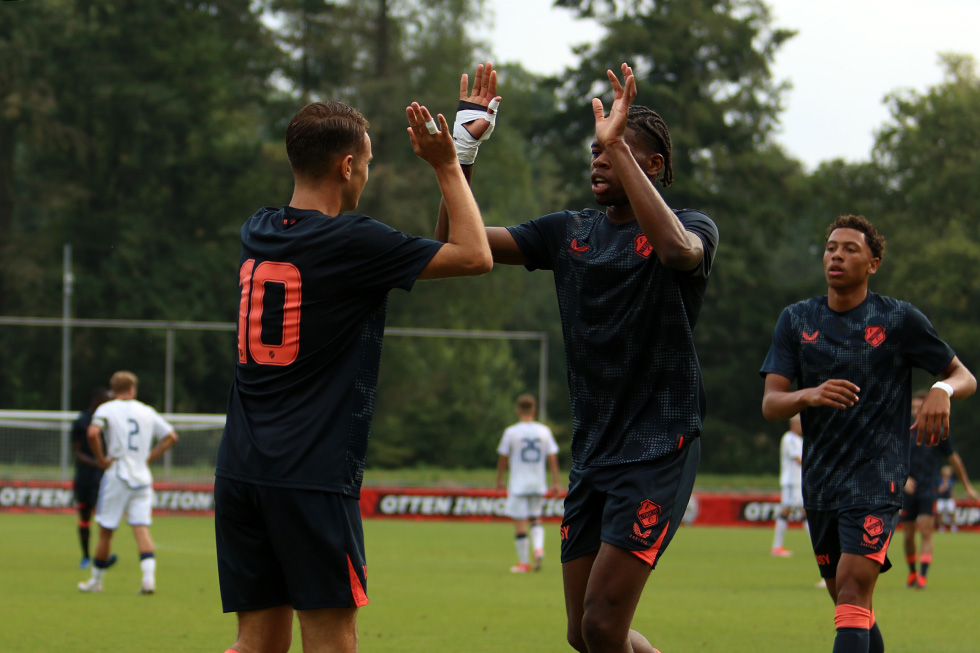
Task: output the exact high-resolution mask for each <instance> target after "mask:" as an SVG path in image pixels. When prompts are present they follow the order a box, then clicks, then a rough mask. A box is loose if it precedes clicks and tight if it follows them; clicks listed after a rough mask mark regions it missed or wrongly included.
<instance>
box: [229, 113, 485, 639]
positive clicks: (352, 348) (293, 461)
mask: <svg viewBox="0 0 980 653" xmlns="http://www.w3.org/2000/svg"><path fill="white" fill-rule="evenodd" d="M406 114H407V116H408V123H409V128H408V132H409V137H410V139H411V142H412V148H413V150H414V151H415V153H416V154H417V155H418V156H419V157H421V158H422V159H424V160H425V161H426V162H427V163H428V164H429V165H430V166H431V167H432V170H433V171H434V173H435V176H436V180H437V181H438V183H439V187H440V188H441V190H442V193H443V197H444V198H445V199H446V202H447V204H448V206H449V214H450V219H451V220H452V224H453V229H454V238H453V240H452V241H451V242H449V243H446V244H443V243H439V242H435V241H433V240H427V239H423V238H417V237H412V236H407V235H405V234H402V233H399V232H398V231H396V230H394V229H392V228H391V227H388V226H386V225H384V224H382V223H381V222H378V221H375V220H373V219H371V218H369V217H367V216H364V215H357V214H349V215H342V214H344V213H345V212H350V211H353V210H354V209H356V208H357V205H358V200H359V198H360V196H361V192H362V191H363V190H364V186H365V184H366V183H367V181H368V165H369V163H370V162H371V157H372V154H371V138H370V137H369V136H368V122H367V120H366V119H365V118H364V116H363V115H361V113H360V112H358V111H357V110H356V109H354V108H352V107H350V106H348V105H346V104H342V103H339V102H316V103H313V104H309V105H307V106H305V107H303V108H302V109H300V110H299V112H298V113H297V114H296V115H295V116H294V117H293V119H292V121H291V122H290V123H289V126H288V127H287V129H286V153H287V155H288V158H289V162H290V165H291V166H292V171H293V177H294V189H293V195H292V198H291V199H290V201H289V205H288V206H285V207H283V208H262V209H259V210H258V211H256V213H255V214H254V215H252V217H250V218H249V219H248V220H246V221H245V224H244V225H243V226H242V229H241V263H240V272H239V286H240V294H239V297H240V299H239V302H240V303H239V321H238V363H237V365H236V368H235V375H234V379H233V381H232V386H231V392H230V395H229V399H228V421H227V424H226V426H225V432H224V436H223V437H222V441H221V444H220V446H219V450H218V462H217V469H216V471H215V475H216V477H217V478H216V480H215V535H216V540H217V553H218V572H219V580H220V586H221V600H222V605H223V608H224V610H225V612H237V613H238V638H237V640H236V642H235V644H234V648H233V649H231V650H234V651H241V652H242V653H244V652H246V651H286V650H288V649H289V646H290V643H291V638H292V623H293V614H294V610H295V611H296V613H297V614H298V616H299V621H300V625H301V630H302V639H303V650H304V651H307V652H308V653H309V652H310V651H327V650H329V651H355V650H356V649H357V625H356V615H357V609H358V607H359V606H362V605H365V604H366V603H367V601H368V599H367V593H366V588H367V574H366V569H365V564H366V563H365V554H364V534H363V529H362V527H361V518H360V511H359V508H358V497H359V496H360V487H361V480H362V478H363V475H364V459H365V453H366V450H367V442H368V430H369V426H370V422H371V414H372V411H373V408H374V397H375V390H376V387H377V378H378V368H379V364H380V360H381V341H382V334H383V332H384V320H385V308H386V304H387V298H388V291H389V290H391V289H393V288H400V289H402V290H406V291H407V290H410V289H411V288H412V286H413V285H414V283H415V281H416V280H417V279H438V278H443V277H457V276H466V275H477V274H483V273H485V272H488V271H489V270H490V269H491V268H492V266H493V261H492V258H491V256H490V249H489V246H488V245H487V240H486V236H485V232H484V228H483V221H482V219H481V217H480V211H479V208H478V207H477V204H476V200H474V199H473V195H472V193H471V192H470V190H469V187H468V185H467V183H466V179H465V178H464V177H463V173H462V170H461V169H460V166H459V163H458V161H457V158H456V152H455V149H454V147H453V140H452V135H451V133H450V132H449V129H448V125H447V124H446V121H445V118H443V117H442V115H439V116H438V122H436V121H435V120H434V119H433V118H432V116H431V115H430V113H429V111H428V109H426V108H425V107H420V106H419V105H418V104H417V103H413V104H412V105H411V106H409V107H407V109H406Z"/></svg>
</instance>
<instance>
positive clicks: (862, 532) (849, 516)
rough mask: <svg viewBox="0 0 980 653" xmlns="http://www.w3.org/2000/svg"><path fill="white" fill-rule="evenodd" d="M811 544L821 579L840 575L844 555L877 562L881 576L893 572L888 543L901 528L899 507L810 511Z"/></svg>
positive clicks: (881, 506)
mask: <svg viewBox="0 0 980 653" xmlns="http://www.w3.org/2000/svg"><path fill="white" fill-rule="evenodd" d="M806 518H807V521H808V522H809V523H810V541H811V543H812V544H813V554H814V555H815V556H816V558H817V566H818V567H820V576H821V578H833V577H834V576H836V575H837V564H838V563H839V562H840V556H841V553H853V554H855V555H860V556H864V557H866V558H870V559H872V560H874V561H876V562H877V563H878V564H880V565H881V573H884V572H886V571H888V570H889V569H891V566H892V563H891V561H890V560H888V555H887V553H888V544H889V543H890V542H891V538H892V535H893V534H894V533H895V528H896V527H897V526H898V507H897V506H892V505H876V506H871V505H867V506H851V507H848V508H840V509H838V510H809V509H808V510H807V511H806Z"/></svg>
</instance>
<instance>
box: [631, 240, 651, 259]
mask: <svg viewBox="0 0 980 653" xmlns="http://www.w3.org/2000/svg"><path fill="white" fill-rule="evenodd" d="M633 249H634V250H635V251H636V253H637V254H639V255H640V256H642V257H643V258H650V255H651V254H653V245H651V244H650V241H648V240H647V237H646V236H644V235H643V234H640V235H638V236H637V237H636V238H634V239H633Z"/></svg>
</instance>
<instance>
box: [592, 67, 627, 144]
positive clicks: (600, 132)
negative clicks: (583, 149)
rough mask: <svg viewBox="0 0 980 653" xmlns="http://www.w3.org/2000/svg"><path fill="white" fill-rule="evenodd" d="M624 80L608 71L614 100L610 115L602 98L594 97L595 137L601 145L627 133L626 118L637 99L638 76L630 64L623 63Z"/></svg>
mask: <svg viewBox="0 0 980 653" xmlns="http://www.w3.org/2000/svg"><path fill="white" fill-rule="evenodd" d="M622 70H623V82H622V83H620V81H619V78H618V77H617V76H616V73H614V72H613V71H611V70H607V71H606V75H607V76H608V77H609V81H610V82H611V83H612V88H613V102H612V106H610V107H609V115H608V116H607V115H606V114H605V109H604V108H603V106H602V100H600V99H599V98H592V113H593V114H594V115H595V137H596V141H598V143H599V145H601V146H602V147H604V148H605V147H607V146H608V145H609V144H610V143H612V142H614V141H618V140H623V139H624V138H625V135H626V119H627V117H628V116H629V109H630V105H631V104H633V100H635V99H636V78H635V77H634V76H633V69H632V68H631V67H630V66H629V65H628V64H625V63H624V64H623V65H622Z"/></svg>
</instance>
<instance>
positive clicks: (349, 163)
mask: <svg viewBox="0 0 980 653" xmlns="http://www.w3.org/2000/svg"><path fill="white" fill-rule="evenodd" d="M338 166H339V172H340V175H341V176H342V177H343V178H344V181H350V176H351V174H352V172H353V170H354V167H353V166H354V155H353V154H345V155H344V156H342V157H340V158H339V159H338Z"/></svg>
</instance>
